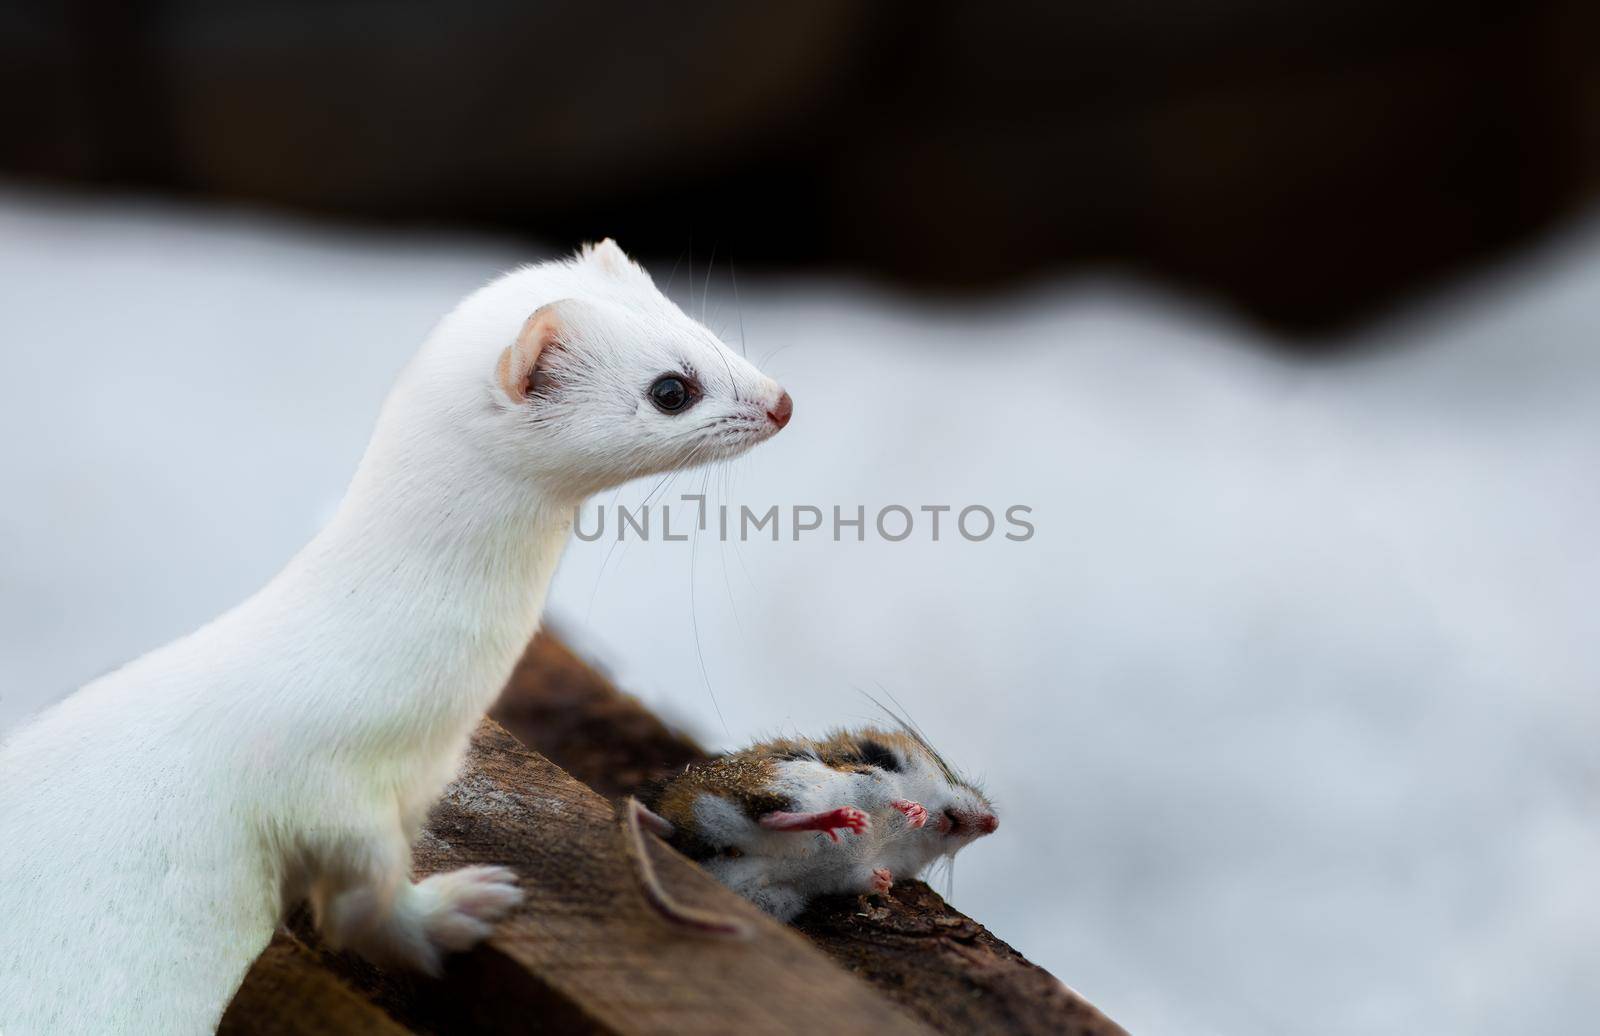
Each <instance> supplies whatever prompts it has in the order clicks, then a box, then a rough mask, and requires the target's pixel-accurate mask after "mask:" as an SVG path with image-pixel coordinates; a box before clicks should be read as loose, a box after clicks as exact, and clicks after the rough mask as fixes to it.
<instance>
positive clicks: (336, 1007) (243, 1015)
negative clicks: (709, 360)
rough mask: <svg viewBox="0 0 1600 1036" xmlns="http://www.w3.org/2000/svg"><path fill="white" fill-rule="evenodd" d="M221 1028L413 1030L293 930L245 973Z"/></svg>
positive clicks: (288, 1035) (264, 1035) (258, 1034)
mask: <svg viewBox="0 0 1600 1036" xmlns="http://www.w3.org/2000/svg"><path fill="white" fill-rule="evenodd" d="M217 1033H218V1036H350V1034H352V1033H365V1034H370V1036H408V1034H409V1033H410V1030H409V1029H406V1028H404V1027H403V1026H401V1025H399V1024H397V1023H396V1022H395V1021H394V1020H393V1019H391V1018H390V1017H389V1016H388V1015H387V1014H385V1013H384V1012H383V1011H382V1009H380V1008H378V1007H377V1006H376V1005H374V1004H373V1003H371V1002H370V1001H369V1000H367V999H366V997H364V996H363V995H361V994H360V993H357V992H356V991H355V990H354V989H352V988H351V987H350V986H348V985H346V984H345V983H344V982H342V981H340V980H339V979H338V978H337V977H336V976H335V975H334V974H333V973H332V972H330V971H329V970H328V969H327V968H325V967H324V966H323V965H322V964H321V962H320V961H319V960H318V958H317V956H316V955H315V954H313V953H312V952H311V951H310V950H308V949H306V947H305V946H303V945H301V944H300V943H299V942H298V941H297V940H296V939H295V938H294V937H293V936H291V935H289V934H287V933H284V932H280V933H278V935H277V936H276V937H275V938H274V939H273V940H272V944H271V945H270V946H268V947H267V950H266V952H265V953H263V954H262V955H261V957H260V958H259V959H258V960H257V961H256V963H255V966H254V967H252V968H251V969H250V973H249V974H248V975H247V976H245V980H244V984H243V985H242V986H240V987H239V992H238V993H237V994H235V995H234V998H233V1002H232V1003H231V1004H229V1005H228V1010H227V1012H226V1013H225V1014H224V1015H223V1017H222V1024H221V1025H220V1026H218V1028H217Z"/></svg>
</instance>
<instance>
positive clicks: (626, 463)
mask: <svg viewBox="0 0 1600 1036" xmlns="http://www.w3.org/2000/svg"><path fill="white" fill-rule="evenodd" d="M438 337H440V338H441V339H464V340H465V341H466V344H465V345H464V346H459V347H457V346H455V345H453V344H452V345H448V346H446V348H447V349H450V348H459V349H460V352H458V353H457V356H458V357H459V356H460V355H462V354H465V355H466V356H467V357H468V358H469V359H471V361H472V362H473V363H474V365H475V368H477V367H481V369H479V370H477V373H476V374H475V375H473V377H474V378H476V379H478V383H479V384H480V385H481V390H482V393H483V396H481V397H480V398H487V400H488V406H487V407H485V408H483V409H482V410H479V411H477V412H476V413H475V414H474V419H473V420H472V421H471V425H472V427H473V430H474V434H476V435H477V436H478V437H479V438H480V441H484V440H486V442H485V445H487V446H488V448H489V449H490V450H492V451H493V453H494V454H495V455H496V457H497V459H498V460H499V461H500V462H501V464H500V466H501V467H503V468H504V467H509V468H510V469H511V470H512V471H513V472H521V473H526V474H527V475H529V476H531V477H534V478H537V479H539V480H540V481H541V482H542V483H544V484H545V485H548V486H551V487H556V488H559V489H560V490H561V491H562V492H563V493H567V494H570V495H572V496H575V497H582V496H587V495H589V494H592V493H595V492H597V491H599V490H601V489H606V488H609V487H611V486H615V485H618V484H620V483H622V482H625V481H627V480H629V479H632V478H636V477H638V476H641V475H649V474H656V473H660V472H665V471H671V470H675V469H679V468H685V467H690V466H693V465H695V464H699V463H702V462H705V461H714V460H719V459H724V458H728V457H733V456H736V455H738V454H740V453H743V452H744V451H745V450H747V449H749V448H750V447H752V446H754V445H756V444H757V443H760V442H763V441H765V440H766V439H768V438H771V437H772V436H773V435H774V434H776V433H777V432H778V431H779V430H780V429H781V428H783V427H784V425H786V424H788V422H789V415H790V413H791V412H792V410H793V404H792V403H791V401H790V399H789V394H788V393H787V392H785V391H783V389H782V388H780V387H779V386H778V384H777V383H776V382H774V381H773V380H772V379H771V378H769V377H767V376H765V375H764V374H762V373H761V372H760V371H758V370H756V369H755V367H753V366H752V365H751V364H750V363H748V362H747V361H746V360H745V359H744V358H743V357H741V356H740V355H739V354H738V353H736V352H734V351H733V350H731V349H729V348H728V347H727V346H726V345H724V344H723V343H722V342H721V341H719V340H718V339H717V337H716V335H714V334H712V333H711V331H710V330H708V329H707V328H706V327H705V326H704V325H702V324H700V323H699V322H698V321H695V320H692V319H690V318H689V317H688V316H687V315H685V314H684V313H683V311H682V310H680V309H679V308H678V307H677V306H676V305H674V304H673V303H672V302H671V301H670V300H668V299H667V298H666V296H664V295H662V294H661V292H660V291H658V290H657V289H656V286H655V284H654V283H653V282H652V281H651V279H650V275H649V274H647V273H646V272H645V271H644V270H643V269H642V268H641V267H639V266H638V265H637V264H636V263H634V262H633V261H632V260H631V259H629V258H628V257H627V256H626V255H625V254H623V252H622V250H621V249H620V248H618V247H617V245H616V244H615V243H614V242H612V241H611V240H609V239H607V240H605V241H602V242H601V243H600V244H598V245H592V246H589V247H587V248H585V249H583V250H582V251H581V252H580V253H579V254H578V255H577V256H575V257H574V258H572V259H570V260H567V261H564V262H554V263H545V264H543V265H540V266H536V267H530V268H527V269H523V270H518V271H516V272H513V273H510V274H507V275H506V276H505V277H503V278H501V279H500V280H499V281H496V282H495V283H493V284H491V285H489V286H488V287H486V288H484V289H483V290H482V291H480V292H478V293H477V294H476V295H474V296H472V297H471V298H469V299H468V300H467V301H466V302H464V303H463V304H462V305H461V306H460V307H459V308H458V309H457V310H456V312H454V313H452V314H451V315H450V316H449V317H448V318H446V321H445V323H444V324H442V325H441V328H440V331H439V332H438ZM491 352H492V355H491Z"/></svg>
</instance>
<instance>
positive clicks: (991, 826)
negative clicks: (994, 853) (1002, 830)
mask: <svg viewBox="0 0 1600 1036" xmlns="http://www.w3.org/2000/svg"><path fill="white" fill-rule="evenodd" d="M976 826H977V828H978V830H979V831H982V832H983V833H984V834H986V835H992V834H994V833H995V830H996V829H997V828H999V826H1000V818H999V817H997V816H995V815H994V814H993V813H985V814H984V815H983V816H981V817H979V818H978V822H977V825H976Z"/></svg>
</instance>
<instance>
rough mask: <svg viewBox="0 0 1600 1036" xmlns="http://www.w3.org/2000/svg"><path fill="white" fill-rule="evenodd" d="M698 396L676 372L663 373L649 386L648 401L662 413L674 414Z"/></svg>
mask: <svg viewBox="0 0 1600 1036" xmlns="http://www.w3.org/2000/svg"><path fill="white" fill-rule="evenodd" d="M698 398H699V394H698V393H696V392H695V390H694V387H693V386H692V385H690V384H689V383H688V382H687V381H685V380H683V379H682V378H680V377H678V376H677V375H676V374H663V375H661V377H659V378H657V379H656V380H655V383H654V384H653V385H651V386H650V402H652V403H654V404H655V405H656V407H657V409H659V410H661V411H662V412H663V413H668V414H675V413H677V412H678V411H680V410H682V409H684V408H685V407H687V406H688V405H689V404H691V403H693V402H694V401H695V400H696V399H698Z"/></svg>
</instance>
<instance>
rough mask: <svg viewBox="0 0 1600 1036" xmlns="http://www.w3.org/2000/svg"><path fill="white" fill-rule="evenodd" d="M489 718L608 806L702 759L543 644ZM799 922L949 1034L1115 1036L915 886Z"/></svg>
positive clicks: (813, 911)
mask: <svg viewBox="0 0 1600 1036" xmlns="http://www.w3.org/2000/svg"><path fill="white" fill-rule="evenodd" d="M494 715H495V716H496V717H497V718H499V719H501V720H502V721H504V722H505V723H506V725H507V726H508V727H509V728H510V729H511V730H512V731H513V732H515V733H516V734H517V735H518V737H519V738H521V739H522V740H523V741H524V743H526V744H527V745H529V746H530V747H532V748H534V749H535V750H537V751H538V752H540V753H542V754H544V755H545V756H548V757H549V758H550V759H552V760H553V761H555V762H556V763H557V764H559V765H560V766H562V767H564V768H565V769H566V770H568V771H569V772H570V773H572V774H573V776H575V777H577V778H578V779H579V780H581V781H583V782H584V783H586V784H588V785H590V786H591V787H595V788H603V789H605V791H606V793H607V794H610V795H614V796H615V795H625V794H629V793H632V792H633V791H635V790H637V788H638V785H639V784H641V783H642V782H643V781H644V780H645V779H647V778H648V777H650V776H652V775H653V774H656V773H660V772H664V771H668V770H673V769H677V768H679V767H681V766H683V765H684V764H686V763H689V762H693V761H696V760H701V759H705V758H708V756H707V754H706V753H705V751H704V750H703V749H701V748H700V746H698V745H696V744H695V743H694V742H693V741H692V740H691V739H689V738H688V737H686V736H684V735H683V734H681V733H679V732H676V731H673V730H672V729H671V728H669V727H667V726H666V724H664V723H662V722H661V721H660V719H658V718H657V717H656V716H655V715H654V714H652V713H651V712H650V711H649V710H648V709H646V708H645V707H644V706H643V704H641V703H640V702H639V701H638V699H636V698H634V697H633V696H631V695H629V694H626V693H624V692H622V691H619V690H617V689H616V688H615V687H614V686H613V685H612V684H611V682H610V681H609V680H607V679H606V678H605V676H604V675H602V674H601V673H599V672H597V671H596V670H595V669H593V668H592V667H590V666H588V665H587V664H585V663H584V662H583V660H582V659H580V658H578V657H577V656H576V655H574V654H573V653H572V652H571V651H570V650H569V649H568V648H567V647H566V646H565V645H563V644H561V643H560V642H559V641H558V640H556V639H555V638H554V637H550V636H547V635H544V634H541V635H540V636H538V637H537V638H535V640H534V642H533V643H532V644H530V645H529V647H528V651H527V653H526V654H525V655H524V657H523V659H522V661H521V663H520V664H519V665H518V667H517V671H516V672H515V673H514V674H513V676H512V678H511V681H510V682H509V684H508V685H507V687H506V691H505V694H504V695H503V696H502V697H501V700H500V702H499V703H498V704H497V705H496V707H495V710H494ZM1002 837H1003V836H1002ZM796 924H797V927H798V929H799V930H800V931H802V932H804V933H805V934H806V935H807V936H809V937H810V938H811V939H812V941H813V943H814V944H815V945H816V946H818V947H819V948H821V949H822V950H823V951H824V952H826V953H827V954H829V955H830V956H831V957H832V958H833V959H834V960H835V961H836V962H837V963H839V964H840V965H842V966H843V967H845V968H846V969H847V970H849V971H850V972H851V973H853V974H855V975H857V976H859V977H861V978H862V979H865V980H866V981H867V982H870V983H872V984H873V985H874V986H876V987H877V988H878V990H879V991H880V992H882V993H883V994H884V995H886V996H888V997H889V998H890V999H893V1000H894V1001H896V1002H897V1003H899V1004H901V1005H902V1006H903V1007H904V1008H905V1009H906V1010H907V1011H909V1012H911V1013H912V1014H915V1015H916V1016H917V1017H918V1018H920V1019H921V1020H922V1021H923V1022H924V1023H925V1024H927V1025H928V1026H929V1027H930V1028H933V1029H936V1030H938V1031H940V1032H944V1033H950V1034H952V1036H955V1034H962V1036H965V1034H969V1033H973V1034H983V1033H994V1034H999V1033H1064V1034H1078V1036H1117V1034H1121V1033H1122V1032H1123V1030H1122V1029H1121V1028H1120V1027H1119V1026H1118V1025H1116V1024H1115V1023H1114V1022H1112V1021H1111V1020H1110V1019H1108V1018H1106V1017H1105V1015H1103V1014H1101V1013H1100V1011H1099V1010H1098V1009H1096V1008H1095V1007H1094V1006H1093V1005H1092V1004H1090V1003H1089V1002H1088V1001H1086V1000H1085V999H1084V998H1083V997H1081V996H1079V995H1078V994H1077V993H1075V992H1074V991H1072V990H1071V989H1069V988H1068V987H1067V986H1066V985H1064V984H1063V983H1061V982H1060V981H1059V980H1058V979H1056V978H1055V977H1054V976H1053V975H1051V974H1050V973H1049V972H1047V971H1045V970H1044V969H1043V968H1040V967H1039V966H1037V965H1035V964H1033V963H1032V962H1030V961H1028V960H1027V959H1026V958H1025V957H1023V956H1022V955H1021V954H1020V953H1018V952H1017V951H1016V950H1014V949H1012V948H1011V947H1010V946H1009V945H1007V944H1006V943H1005V942H1003V941H1001V940H1000V939H998V938H996V937H995V936H994V935H993V934H992V933H990V932H989V930H988V929H987V928H985V927H984V926H983V925H981V924H979V923H978V922H977V921H974V920H973V919H972V918H970V917H968V916H966V915H965V914H963V913H961V912H960V911H959V910H956V909H955V908H953V907H951V906H950V905H949V904H948V903H946V902H945V901H944V900H943V899H942V898H941V897H940V896H939V895H938V894H937V893H935V892H934V891H933V890H932V889H930V888H928V886H927V885H925V884H923V883H922V882H903V883H901V884H899V885H897V886H896V887H895V889H894V890H893V891H892V892H891V893H890V895H889V896H888V897H885V898H883V899H876V900H869V899H861V898H857V897H832V898H829V899H823V900H819V901H818V902H816V903H814V904H813V905H812V907H811V908H810V909H808V910H807V911H806V913H805V914H803V915H802V916H801V917H800V918H798V919H797V921H796Z"/></svg>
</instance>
